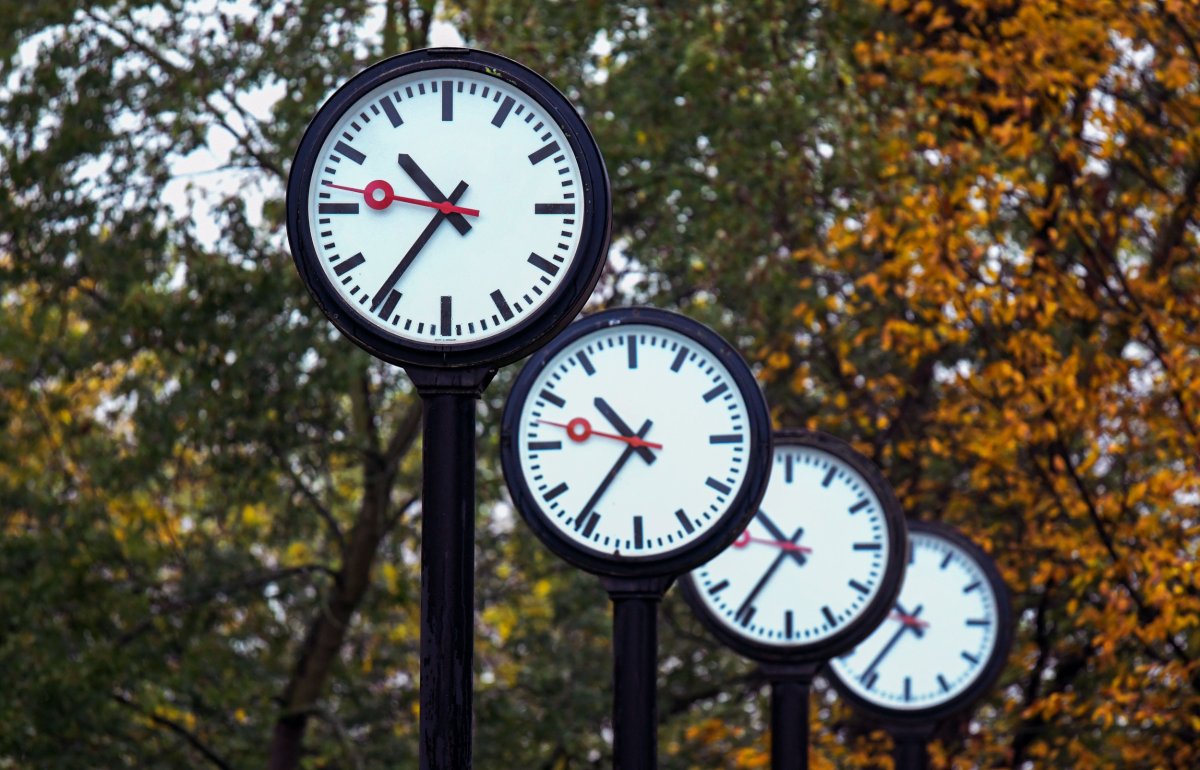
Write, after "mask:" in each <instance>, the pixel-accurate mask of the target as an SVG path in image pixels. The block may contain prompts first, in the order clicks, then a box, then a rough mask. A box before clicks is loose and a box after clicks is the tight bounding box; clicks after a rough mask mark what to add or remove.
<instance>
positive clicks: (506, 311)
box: [489, 289, 513, 321]
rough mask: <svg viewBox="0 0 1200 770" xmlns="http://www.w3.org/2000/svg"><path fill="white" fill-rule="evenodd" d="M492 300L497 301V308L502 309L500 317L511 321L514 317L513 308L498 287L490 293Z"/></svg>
mask: <svg viewBox="0 0 1200 770" xmlns="http://www.w3.org/2000/svg"><path fill="white" fill-rule="evenodd" d="M489 296H490V297H491V298H492V302H495V303H496V309H497V310H499V311H500V317H501V318H503V319H504V320H505V321H511V320H512V317H513V311H512V308H511V307H509V306H508V301H507V300H505V299H504V295H503V294H502V293H501V292H500V290H499V289H496V290H495V291H494V292H492V293H491V294H490V295H489Z"/></svg>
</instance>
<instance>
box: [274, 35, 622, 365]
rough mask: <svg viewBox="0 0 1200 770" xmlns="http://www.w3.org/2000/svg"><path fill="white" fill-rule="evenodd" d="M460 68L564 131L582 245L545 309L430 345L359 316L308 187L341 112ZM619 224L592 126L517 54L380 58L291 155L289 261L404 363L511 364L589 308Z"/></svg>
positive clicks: (331, 313)
mask: <svg viewBox="0 0 1200 770" xmlns="http://www.w3.org/2000/svg"><path fill="white" fill-rule="evenodd" d="M446 68H450V69H463V70H468V71H471V72H477V73H481V74H484V75H487V76H490V77H495V78H498V79H500V80H501V81H503V82H504V83H507V84H508V85H510V86H512V87H514V88H517V89H518V90H520V91H521V92H522V93H524V94H526V95H528V96H529V97H530V98H531V99H533V100H534V101H535V102H537V104H538V105H539V106H540V107H541V108H542V109H543V110H545V112H546V115H547V117H548V118H550V119H552V120H554V121H555V122H556V123H557V124H558V125H559V127H560V128H561V129H562V131H563V134H564V135H565V136H566V138H567V141H568V142H569V144H570V147H571V152H572V153H573V154H574V155H575V157H576V159H577V160H578V163H579V171H580V174H581V176H582V180H581V181H582V185H583V189H582V190H581V191H580V202H581V203H582V209H583V214H582V220H581V226H580V240H579V246H578V248H577V249H576V251H575V254H574V256H573V259H572V260H571V261H570V263H569V266H568V267H567V272H566V275H565V276H564V277H563V280H562V283H561V284H559V286H558V287H557V289H556V290H555V291H554V292H553V294H551V296H550V297H549V298H548V299H547V300H546V301H545V302H544V303H542V305H541V306H540V307H538V308H537V309H535V310H533V311H532V312H530V314H529V315H528V316H527V317H526V318H525V319H523V320H522V321H520V322H519V323H517V324H515V325H514V326H513V327H512V328H511V329H509V330H507V331H505V332H504V333H502V334H499V335H497V336H495V337H489V338H487V339H485V340H476V341H473V342H464V343H461V344H456V343H423V342H418V341H414V340H409V339H405V338H403V337H400V336H398V335H395V334H391V333H389V332H387V331H386V330H383V329H381V328H379V327H378V326H376V325H375V324H373V323H370V322H369V321H365V320H362V319H361V318H360V308H358V307H357V306H356V305H354V304H353V303H349V302H346V301H345V300H344V299H343V298H342V297H341V295H340V294H339V293H338V292H337V291H336V289H335V288H334V286H333V284H332V283H331V282H330V279H329V278H328V277H327V276H326V274H325V271H324V270H323V269H322V266H321V261H320V256H319V255H318V254H317V252H316V247H315V245H314V243H313V241H312V236H311V232H312V228H311V227H310V219H309V215H308V192H309V185H310V183H311V181H312V176H313V172H314V170H315V169H316V168H318V167H319V164H318V161H319V158H318V157H317V155H318V153H319V152H320V150H321V146H322V145H323V144H324V142H325V139H326V137H327V136H328V135H329V132H330V131H331V130H332V129H333V127H334V126H335V125H336V124H337V122H338V120H339V119H340V118H341V117H342V115H343V114H344V113H345V112H346V110H348V109H349V108H350V106H351V105H353V104H354V103H355V102H357V101H358V100H359V99H360V98H362V97H363V96H365V95H366V94H367V93H369V92H370V91H372V90H374V89H375V88H377V87H379V86H380V85H382V84H383V83H385V82H387V81H389V80H392V79H394V78H397V77H401V76H404V75H408V74H411V73H414V72H420V71H423V70H429V69H446ZM611 229H612V203H611V191H610V187H609V179H608V171H607V169H606V167H605V165H604V158H603V156H602V155H601V154H600V149H599V147H598V146H597V144H596V141H595V139H594V138H593V137H592V134H591V132H590V131H589V130H588V127H587V125H586V124H585V123H584V122H583V120H582V119H581V118H580V117H579V115H578V114H577V113H576V112H575V109H574V108H573V107H572V106H571V103H570V102H569V101H568V100H567V98H566V96H564V95H563V94H562V93H561V92H560V91H559V90H558V89H556V88H555V87H554V86H553V85H551V84H550V82H549V81H547V80H546V79H545V78H543V77H542V76H541V75H539V74H537V73H536V72H534V71H533V70H531V69H529V68H527V67H525V66H524V65H522V64H519V63H517V62H515V61H513V60H512V59H508V58H506V57H503V56H499V55H497V54H494V53H489V52H486V51H479V50H474V49H469V48H426V49H422V50H418V51H410V52H408V53H403V54H400V55H398V56H393V57H391V58H388V59H384V60H383V61H380V62H378V63H376V64H374V65H372V66H370V67H368V68H366V69H365V70H363V71H362V72H360V73H358V74H357V75H355V76H354V77H352V78H350V80H348V81H346V83H345V84H343V85H342V86H341V87H340V88H339V89H338V90H337V91H335V92H334V93H333V95H332V96H330V97H329V99H328V100H327V101H326V102H325V104H323V105H322V106H321V108H320V109H319V110H318V111H317V114H316V116H315V117H314V118H313V120H312V122H311V123H310V124H309V125H308V128H307V129H306V130H305V132H304V137H303V139H301V141H300V147H299V149H298V150H297V151H296V156H295V158H294V159H293V161H292V169H291V173H290V175H289V177H288V185H287V231H288V243H289V245H290V246H291V251H292V259H293V260H294V261H295V263H296V269H297V270H298V271H299V272H300V277H301V278H302V279H303V281H304V285H305V286H306V287H307V288H308V291H309V293H310V294H311V295H312V297H313V299H314V300H316V302H317V305H318V306H319V307H320V308H321V310H322V311H323V312H324V313H325V315H326V316H328V317H329V320H330V321H332V322H333V325H334V326H336V327H337V328H338V330H339V331H340V332H341V333H342V334H344V335H346V336H347V337H348V338H350V339H351V340H352V341H353V342H354V343H355V344H357V345H358V346H359V347H361V348H363V349H364V350H366V351H367V352H368V353H370V354H371V355H373V356H375V357H376V358H380V359H382V360H384V361H387V362H389V363H392V364H396V365H399V366H420V367H427V368H436V369H462V368H477V367H499V366H503V365H504V364H508V363H512V362H513V361H516V360H518V359H520V358H523V357H524V356H526V355H528V354H529V353H530V352H531V351H533V350H536V349H537V348H538V347H541V346H542V345H544V344H545V343H546V342H547V341H548V340H549V339H550V338H552V337H553V336H554V335H555V334H557V333H558V332H559V331H561V330H562V329H563V328H564V327H565V326H566V325H567V324H569V323H570V322H571V320H572V319H574V317H575V316H576V315H577V314H578V313H579V311H580V310H581V309H582V308H583V305H584V303H586V302H587V299H588V297H589V296H590V295H591V293H592V289H593V288H595V286H596V282H597V281H598V280H599V279H600V274H601V272H602V271H603V269H604V263H605V260H606V256H607V253H608V244H609V237H610V234H611Z"/></svg>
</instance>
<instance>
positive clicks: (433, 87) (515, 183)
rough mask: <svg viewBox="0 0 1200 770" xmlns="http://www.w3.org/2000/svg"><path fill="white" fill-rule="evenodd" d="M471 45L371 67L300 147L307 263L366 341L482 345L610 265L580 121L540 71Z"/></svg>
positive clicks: (598, 180)
mask: <svg viewBox="0 0 1200 770" xmlns="http://www.w3.org/2000/svg"><path fill="white" fill-rule="evenodd" d="M470 54H471V57H470V61H469V62H466V63H465V64H464V63H462V62H455V61H450V60H439V59H436V58H431V54H429V53H427V52H416V53H415V54H406V55H403V56H401V57H397V58H396V59H393V60H389V61H388V62H384V63H382V64H381V65H376V67H374V68H372V69H370V70H367V71H366V72H364V73H363V74H362V75H360V76H359V78H356V79H355V80H352V81H351V83H350V84H348V86H347V88H345V89H343V91H339V92H338V94H336V95H335V96H334V98H332V99H331V100H330V101H329V102H328V103H327V104H326V105H325V107H323V108H322V111H321V113H319V114H318V118H317V119H316V120H314V124H313V127H310V129H309V133H310V134H313V136H309V135H306V137H305V141H304V143H303V144H302V146H301V151H300V153H299V154H298V155H297V159H296V164H295V166H296V168H295V171H294V172H293V176H294V177H295V176H296V175H297V173H298V174H299V175H300V177H299V178H297V179H296V180H294V181H293V182H289V207H295V208H296V211H295V213H294V216H293V213H292V212H291V211H289V227H290V228H292V229H294V230H297V231H298V232H294V233H293V232H289V234H290V235H291V236H292V238H293V248H294V250H295V249H296V248H297V246H299V250H300V251H301V252H303V257H304V260H303V262H304V264H303V266H302V272H303V273H304V274H305V276H306V279H307V280H308V281H309V282H310V284H312V283H314V282H315V283H318V284H319V288H320V294H319V295H318V298H319V299H322V300H324V299H325V298H328V301H326V302H323V306H325V305H331V306H333V310H334V312H331V313H330V314H331V316H335V315H336V317H334V321H335V323H338V322H339V321H340V322H341V323H339V328H342V329H343V331H347V333H349V334H350V335H351V336H352V337H354V338H356V339H365V340H367V341H368V342H371V343H372V346H373V347H375V348H380V347H382V348H385V349H386V348H389V347H398V348H400V349H417V350H443V351H444V350H447V349H453V348H460V349H471V348H480V347H485V346H487V345H489V344H490V343H492V342H494V341H496V340H498V339H501V338H507V337H510V336H512V335H513V334H514V333H516V332H517V331H518V330H521V329H523V328H524V327H526V326H527V325H529V324H530V323H532V322H534V319H536V318H538V317H539V316H540V315H542V314H543V313H544V312H546V311H547V310H548V309H549V308H554V310H555V312H554V313H553V314H552V315H553V316H554V318H553V319H552V321H555V322H557V321H561V322H562V323H561V324H559V325H562V324H565V322H566V321H568V320H569V318H570V317H571V316H572V315H574V313H575V312H577V311H578V307H579V306H580V305H581V304H582V302H583V301H585V300H586V297H587V294H588V293H589V292H590V289H591V286H592V285H594V283H595V277H598V275H599V269H600V267H601V266H602V264H603V257H604V250H605V249H606V247H607V227H608V204H607V194H608V189H607V180H606V178H605V177H604V172H603V163H602V161H601V160H600V156H599V152H598V151H597V150H596V148H595V145H594V142H593V141H592V139H591V136H590V134H588V132H587V130H586V127H584V126H583V123H582V121H580V120H579V119H578V117H577V116H576V115H575V113H574V111H573V109H572V108H571V106H570V104H569V103H568V102H567V101H566V100H565V98H564V97H562V96H561V94H559V93H558V92H557V91H554V90H553V88H551V87H550V86H549V85H548V84H546V83H545V82H544V81H541V80H540V78H537V76H535V75H533V73H530V72H528V71H527V70H524V68H522V67H519V65H516V64H515V63H513V62H510V61H508V60H506V59H502V58H501V57H495V56H491V55H487V54H483V53H482V52H470ZM406 57H408V58H406ZM406 62H408V63H407V64H406ZM488 63H491V64H497V65H498V66H500V67H503V71H501V70H500V69H497V68H496V67H495V66H489V67H484V66H481V65H483V64H488ZM466 64H470V65H471V66H466ZM451 65H453V66H451ZM564 123H566V124H568V125H567V126H566V127H565V128H564ZM598 233H599V235H598ZM297 261H298V263H300V261H301V259H300V258H299V257H298V259H297ZM581 276H582V279H581ZM581 280H582V283H581ZM326 309H327V312H330V308H328V307H327V308H326ZM538 336H542V335H538ZM360 344H362V343H361V342H360ZM396 357H398V358H403V354H396Z"/></svg>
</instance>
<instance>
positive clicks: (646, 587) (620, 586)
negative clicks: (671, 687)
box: [603, 578, 674, 770]
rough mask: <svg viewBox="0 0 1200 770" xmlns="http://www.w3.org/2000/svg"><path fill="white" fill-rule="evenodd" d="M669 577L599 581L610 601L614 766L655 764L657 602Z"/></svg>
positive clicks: (625, 769)
mask: <svg viewBox="0 0 1200 770" xmlns="http://www.w3.org/2000/svg"><path fill="white" fill-rule="evenodd" d="M673 580H674V578H651V579H619V578H606V579H604V580H603V582H604V587H605V588H606V589H608V596H609V599H611V600H612V603H613V770H655V769H656V768H657V767H658V698H657V690H656V683H657V679H658V605H659V604H660V603H661V602H662V597H663V594H664V593H666V591H667V588H669V587H670V585H671V582H672V581H673Z"/></svg>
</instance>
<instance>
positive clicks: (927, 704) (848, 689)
mask: <svg viewBox="0 0 1200 770" xmlns="http://www.w3.org/2000/svg"><path fill="white" fill-rule="evenodd" d="M909 547H910V552H909V558H908V561H909V564H908V568H907V569H906V570H905V575H904V585H903V587H902V588H901V590H900V597H899V599H898V600H897V601H896V603H895V604H894V606H893V608H892V612H891V613H890V614H889V615H888V617H887V618H886V619H885V620H884V622H883V623H882V624H881V625H880V626H879V627H878V628H877V629H876V630H875V632H874V633H872V634H871V636H869V637H867V639H866V641H864V642H862V643H861V644H859V645H858V646H857V647H856V648H855V649H854V650H853V651H851V652H850V653H848V654H846V655H844V656H842V657H840V658H835V659H834V660H833V661H831V663H830V671H831V673H832V674H833V681H834V683H835V685H836V686H837V688H838V690H839V692H841V693H842V695H843V696H845V697H846V698H847V699H848V700H849V701H850V702H851V703H852V704H853V705H854V706H855V707H857V708H859V709H862V710H863V711H865V712H867V713H868V714H869V715H873V716H875V717H877V718H880V719H883V720H885V721H899V722H936V721H937V720H939V719H941V718H943V717H945V716H948V715H950V714H952V713H955V712H957V711H960V710H962V709H964V708H965V707H967V706H969V705H970V704H971V703H972V702H973V701H975V700H976V699H978V698H979V697H980V696H982V695H983V694H984V693H985V692H987V690H988V689H990V688H991V687H992V685H993V684H995V681H996V678H997V677H998V676H999V675H1000V672H1001V671H1002V670H1003V668H1004V663H1005V661H1006V659H1007V657H1008V651H1009V647H1010V645H1011V643H1012V615H1011V609H1010V606H1009V599H1008V590H1007V589H1006V588H1005V585H1004V582H1003V580H1002V579H1001V577H1000V573H999V571H998V570H997V569H996V566H995V564H994V563H993V562H992V560H991V559H990V558H989V557H988V556H987V554H985V553H984V552H983V550H982V549H980V548H979V547H978V546H977V545H975V544H974V543H972V542H971V541H970V540H968V539H967V538H966V537H964V536H963V535H962V534H960V533H959V532H958V531H957V530H955V529H953V528H951V527H948V526H946V525H944V524H939V523H933V522H921V521H912V522H909Z"/></svg>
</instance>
